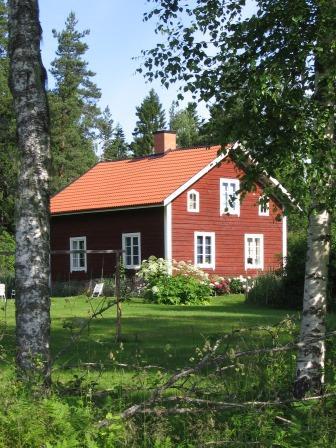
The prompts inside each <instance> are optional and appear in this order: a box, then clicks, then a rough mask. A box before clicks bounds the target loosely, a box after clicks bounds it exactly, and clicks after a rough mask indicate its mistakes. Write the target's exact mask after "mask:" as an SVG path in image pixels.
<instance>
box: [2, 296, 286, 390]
mask: <svg viewBox="0 0 336 448" xmlns="http://www.w3.org/2000/svg"><path fill="white" fill-rule="evenodd" d="M99 300H100V299H93V301H92V305H93V306H94V307H95V306H97V304H98V301H99ZM122 309H123V318H122V333H123V338H124V342H123V343H122V344H117V343H116V342H115V341H114V335H115V307H113V308H111V309H110V310H108V311H106V312H105V313H104V314H103V316H101V317H98V318H96V319H95V320H93V321H92V322H91V324H90V327H89V328H88V329H86V330H85V331H84V332H83V334H82V336H81V338H80V339H79V340H78V341H77V342H76V343H74V344H71V346H70V347H69V350H68V351H67V352H66V353H65V354H64V355H63V356H62V357H61V358H60V359H59V360H58V361H57V362H56V363H55V366H54V367H55V373H54V378H56V379H62V380H63V379H70V378H71V377H72V376H73V375H74V374H79V373H81V372H83V367H82V364H83V363H102V365H103V367H100V368H92V367H91V368H90V371H89V372H88V377H89V378H90V379H92V380H94V381H97V382H99V384H100V385H101V386H103V387H107V386H110V385H111V384H114V383H115V382H116V381H117V382H118V381H120V378H121V376H122V377H123V379H124V380H126V379H127V378H129V377H130V376H131V375H132V374H134V370H132V369H121V368H120V367H118V366H116V365H115V362H114V360H116V361H117V362H119V363H127V364H133V365H134V364H139V365H144V364H155V365H159V366H163V367H166V368H169V369H171V370H173V369H176V368H181V367H183V366H185V365H188V364H189V359H190V357H192V356H193V355H194V354H195V348H196V347H201V346H203V344H204V341H205V340H206V339H210V340H211V339H214V338H216V337H218V336H219V335H221V334H223V333H225V332H230V331H232V330H233V329H236V328H241V327H253V326H258V325H272V324H276V323H277V322H279V321H281V320H282V319H283V318H284V317H285V316H286V315H288V314H289V312H287V311H285V310H274V309H269V308H256V307H251V306H248V305H246V304H245V303H244V296H242V295H228V296H223V297H215V298H212V299H211V302H210V304H209V305H199V306H169V305H155V304H148V303H143V302H142V300H140V299H133V300H131V301H130V302H128V303H125V304H123V306H122ZM90 311H91V306H90V303H89V300H88V299H87V298H86V297H72V298H53V299H52V308H51V314H52V334H51V346H52V352H53V355H56V354H57V353H58V351H59V350H61V349H62V347H64V346H66V345H67V344H68V343H69V341H70V340H71V330H70V329H69V328H67V326H66V325H64V324H65V323H71V324H72V325H73V326H74V328H73V331H74V332H76V331H77V330H78V327H79V326H80V325H81V324H82V322H83V319H86V318H87V317H88V316H89V313H90ZM3 313H4V312H3V311H2V314H3ZM291 314H293V313H291ZM3 345H4V346H5V347H6V349H7V350H9V351H11V352H12V353H13V347H14V303H13V301H8V306H7V329H6V334H5V337H4V339H3ZM79 365H81V367H80V368H79ZM84 370H85V369H84Z"/></svg>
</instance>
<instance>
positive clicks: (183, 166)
mask: <svg viewBox="0 0 336 448" xmlns="http://www.w3.org/2000/svg"><path fill="white" fill-rule="evenodd" d="M219 149H220V147H219V146H212V147H207V148H190V149H176V150H173V151H168V152H167V153H165V154H162V155H161V154H160V155H153V156H148V157H142V158H137V159H128V160H120V161H114V162H100V163H98V164H97V165H95V166H94V167H93V168H91V169H90V170H89V171H87V172H86V173H85V174H83V175H82V176H81V177H80V178H78V179H77V180H75V181H74V182H72V183H71V184H70V185H68V186H67V187H65V188H64V189H63V190H61V191H60V192H59V193H57V194H56V195H55V196H53V197H52V199H51V206H50V208H51V213H52V214H58V213H70V212H79V211H89V210H102V209H111V208H116V207H132V206H141V205H151V204H153V205H154V204H160V203H162V202H163V201H164V200H165V198H166V197H167V196H169V195H170V194H171V193H173V192H174V191H175V190H177V189H178V188H179V187H180V186H181V185H183V184H184V183H185V182H186V181H188V180H189V179H190V178H192V177H193V176H194V175H195V174H197V173H198V172H199V171H200V170H202V169H203V168H204V167H205V166H206V165H208V164H209V163H210V162H212V161H213V160H214V159H215V158H216V157H217V153H218V150H219Z"/></svg>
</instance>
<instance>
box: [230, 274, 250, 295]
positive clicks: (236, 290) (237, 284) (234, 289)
mask: <svg viewBox="0 0 336 448" xmlns="http://www.w3.org/2000/svg"><path fill="white" fill-rule="evenodd" d="M247 282H248V279H246V278H244V277H241V278H231V279H230V285H229V288H230V293H231V294H243V293H244V292H245V290H246V285H247Z"/></svg>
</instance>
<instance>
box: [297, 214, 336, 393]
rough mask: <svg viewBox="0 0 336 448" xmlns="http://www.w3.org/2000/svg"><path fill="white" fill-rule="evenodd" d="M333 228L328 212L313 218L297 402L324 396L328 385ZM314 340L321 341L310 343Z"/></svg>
mask: <svg viewBox="0 0 336 448" xmlns="http://www.w3.org/2000/svg"><path fill="white" fill-rule="evenodd" d="M330 224H331V218H330V213H329V212H328V211H326V210H324V211H322V212H317V211H315V210H314V211H313V212H312V213H311V214H310V217H309V228H308V247H307V259H306V270H305V285H304V298H303V310H302V319H301V331H300V342H303V343H304V345H303V346H302V347H301V348H300V349H299V351H298V356H297V374H296V381H295V384H294V396H295V397H296V398H302V397H304V395H305V394H306V393H307V392H308V391H312V392H314V393H317V394H319V393H321V392H322V387H323V383H324V361H325V332H326V326H325V320H326V312H327V311H326V310H327V303H326V302H327V299H326V298H327V281H328V263H329V255H330ZM312 338H316V339H319V338H320V340H315V342H310V340H311V339H312Z"/></svg>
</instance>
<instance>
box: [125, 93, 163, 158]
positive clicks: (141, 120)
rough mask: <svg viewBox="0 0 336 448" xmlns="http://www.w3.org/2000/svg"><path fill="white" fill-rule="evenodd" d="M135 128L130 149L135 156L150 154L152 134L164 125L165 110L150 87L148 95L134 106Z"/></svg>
mask: <svg viewBox="0 0 336 448" xmlns="http://www.w3.org/2000/svg"><path fill="white" fill-rule="evenodd" d="M136 116H137V117H138V120H137V122H136V128H135V129H134V132H133V137H134V141H133V142H132V144H131V149H132V151H133V154H134V155H135V156H143V155H147V154H152V152H153V148H154V138H153V134H154V132H156V131H159V130H160V129H163V128H164V127H165V121H166V120H165V112H164V110H163V108H162V104H161V103H160V100H159V96H158V94H157V93H155V91H154V89H151V90H150V92H149V94H148V96H146V98H145V99H144V100H143V102H142V103H141V105H140V106H138V107H137V108H136Z"/></svg>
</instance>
